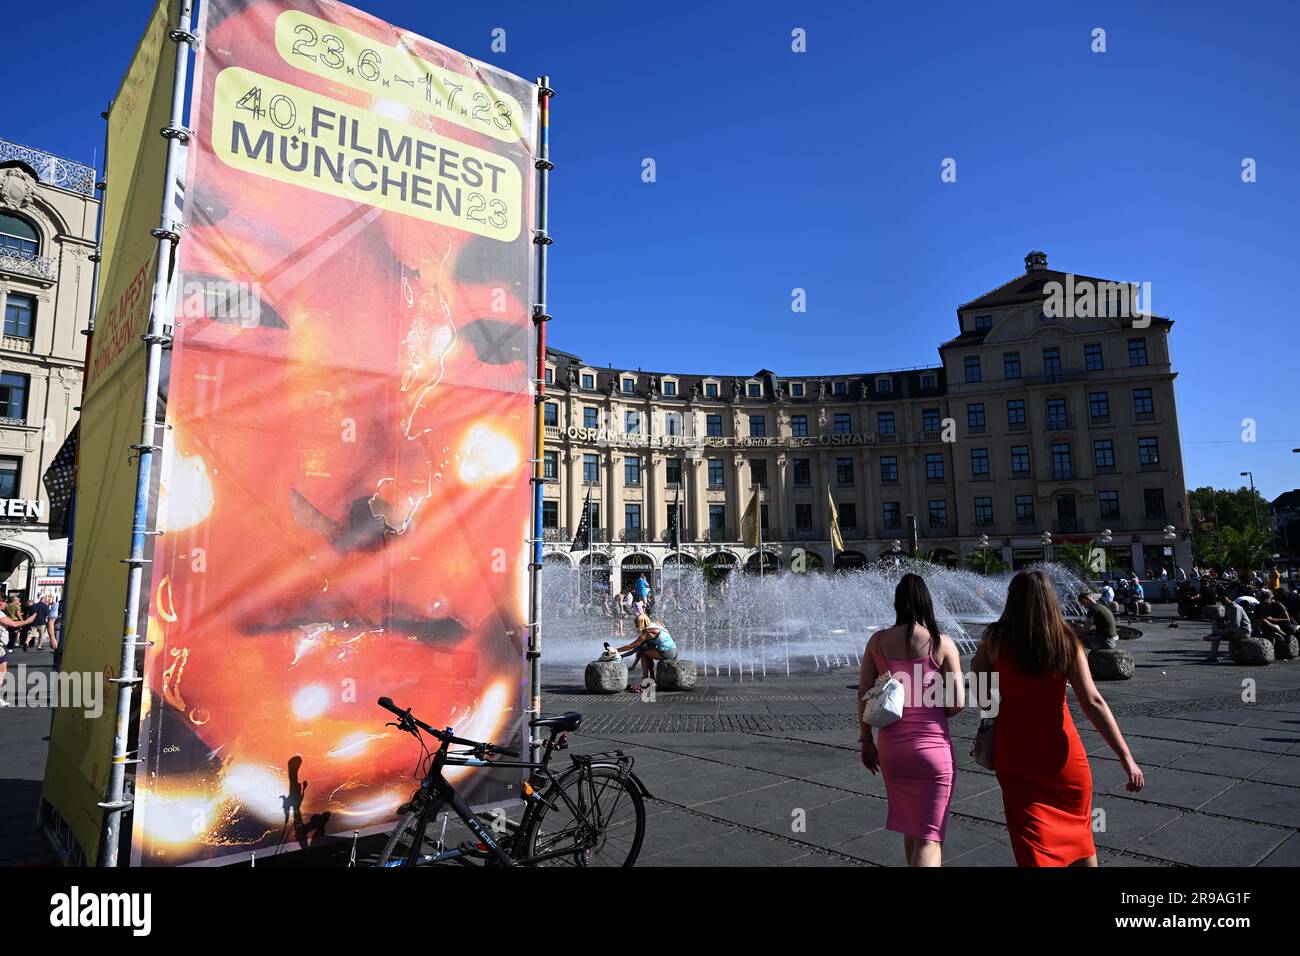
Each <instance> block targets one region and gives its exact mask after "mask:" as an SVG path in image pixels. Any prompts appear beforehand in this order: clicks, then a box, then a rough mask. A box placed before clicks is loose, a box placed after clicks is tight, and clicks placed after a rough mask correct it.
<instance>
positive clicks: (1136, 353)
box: [1128, 338, 1147, 367]
mask: <svg viewBox="0 0 1300 956" xmlns="http://www.w3.org/2000/svg"><path fill="white" fill-rule="evenodd" d="M1128 364H1129V365H1130V366H1133V367H1137V366H1140V365H1146V364H1147V340H1146V339H1143V338H1136V339H1129V340H1128Z"/></svg>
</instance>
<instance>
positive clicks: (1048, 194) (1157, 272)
mask: <svg viewBox="0 0 1300 956" xmlns="http://www.w3.org/2000/svg"><path fill="white" fill-rule="evenodd" d="M359 5H361V6H363V7H365V8H367V9H369V10H370V11H371V12H373V13H375V14H376V15H378V16H381V17H384V18H385V19H388V20H391V21H392V22H394V23H397V24H399V25H400V26H403V27H406V28H409V29H412V30H414V31H417V32H419V33H422V34H424V35H426V36H428V37H431V38H432V39H435V40H438V41H440V42H443V43H446V44H448V45H449V46H453V47H455V48H457V49H460V50H462V51H463V52H465V53H467V54H470V55H472V56H476V57H479V58H481V59H485V60H488V61H490V62H493V63H496V64H498V65H500V66H502V67H504V68H506V69H508V70H511V71H513V72H516V73H519V74H521V75H523V76H527V77H534V76H536V75H538V74H540V73H543V72H545V73H549V74H550V75H551V77H552V85H553V86H554V87H555V88H556V90H557V97H556V99H555V101H554V113H553V127H552V128H553V153H552V158H553V159H554V160H555V162H556V163H557V169H556V172H555V174H554V178H553V194H552V195H553V209H552V220H551V224H552V234H553V235H554V236H555V238H556V244H555V245H554V246H553V247H552V252H553V255H552V260H551V261H552V268H553V272H552V280H553V284H552V296H551V311H552V312H553V313H554V314H555V316H556V321H555V322H553V323H552V325H551V327H550V335H551V340H552V343H553V344H554V345H556V346H558V347H560V348H565V349H568V350H570V351H574V352H578V353H579V354H581V355H583V356H584V358H586V359H587V360H589V361H591V362H593V363H598V364H605V363H613V364H615V365H626V366H632V367H636V366H641V367H645V368H648V369H673V370H679V371H685V372H692V371H717V372H721V373H748V372H751V371H753V370H755V369H758V368H761V367H768V368H772V369H774V370H775V371H777V372H780V373H791V372H793V373H804V374H807V373H816V372H849V371H867V370H873V369H883V368H891V367H899V366H908V365H918V364H924V363H930V362H934V361H936V359H937V353H936V347H937V345H938V343H939V342H941V341H942V340H944V339H946V338H948V337H950V336H951V335H953V334H955V331H956V318H955V312H954V310H955V307H956V305H957V304H958V303H960V302H963V301H966V300H968V299H970V298H973V297H974V296H976V295H978V294H980V293H982V292H984V291H987V290H988V289H990V288H992V287H994V286H996V285H999V284H1000V283H1002V282H1004V281H1006V280H1007V279H1009V278H1012V277H1013V276H1014V275H1016V274H1018V273H1019V272H1020V271H1022V269H1023V256H1024V254H1025V253H1026V252H1027V251H1029V250H1030V249H1043V250H1046V251H1047V253H1048V255H1049V259H1050V263H1051V265H1052V266H1053V267H1055V268H1060V269H1063V270H1066V271H1074V272H1079V273H1085V274H1092V275H1098V276H1104V277H1113V278H1116V279H1130V280H1139V281H1148V282H1150V283H1152V291H1153V299H1154V306H1155V309H1156V311H1157V312H1160V313H1162V314H1165V315H1168V316H1170V317H1172V318H1173V319H1174V320H1175V323H1176V324H1175V327H1174V331H1173V349H1174V362H1175V367H1176V368H1177V370H1178V371H1179V378H1178V386H1177V387H1178V400H1179V415H1180V419H1181V424H1182V432H1183V438H1184V455H1185V464H1186V478H1187V485H1188V487H1189V488H1190V487H1195V486H1198V485H1202V484H1214V485H1216V486H1228V487H1236V486H1238V485H1240V484H1242V483H1244V481H1245V479H1242V478H1239V477H1238V473H1239V472H1241V471H1245V470H1253V471H1254V473H1255V479H1256V483H1257V484H1258V486H1259V487H1260V489H1261V490H1262V491H1263V492H1264V494H1265V495H1266V496H1267V497H1270V498H1271V497H1273V496H1275V495H1277V494H1278V493H1280V492H1281V491H1283V490H1287V489H1290V488H1293V487H1297V486H1300V455H1292V453H1291V449H1292V448H1293V447H1300V422H1298V421H1297V416H1296V414H1295V407H1296V404H1297V399H1298V398H1300V375H1297V362H1296V358H1297V356H1296V342H1297V338H1298V336H1297V334H1296V330H1297V327H1298V323H1300V312H1298V310H1297V308H1296V305H1295V297H1294V286H1295V283H1296V281H1297V277H1298V276H1300V270H1297V268H1296V261H1297V245H1298V244H1300V240H1298V239H1297V232H1296V230H1297V223H1300V217H1298V216H1297V208H1298V206H1300V203H1298V202H1297V198H1298V193H1300V174H1298V172H1297V169H1296V164H1297V159H1300V132H1298V131H1300V123H1298V122H1297V116H1298V114H1297V112H1296V95H1297V91H1300V82H1298V80H1300V76H1298V74H1300V68H1298V66H1297V64H1300V56H1297V54H1296V44H1297V42H1300V12H1297V11H1298V10H1300V4H1295V3H1291V2H1285V3H1284V2H1273V3H1269V2H1264V3H1251V4H1247V5H1242V4H1230V3H1194V2H1179V3H1157V2H1125V3H1083V2H1075V3H1069V4H1064V3H1059V4H1058V3H1047V4H1042V3H1037V4H1036V3H1027V2H1024V0H1016V2H987V3H986V2H981V3H942V2H926V3H916V4H898V3H889V4H884V3H869V4H858V3H853V4H850V3H846V2H845V3H819V4H812V3H807V2H802V3H795V2H785V3H777V2H765V0H750V2H718V3H713V2H708V3H705V2H696V3H687V2H677V0H671V2H661V0H654V2H648V3H646V2H635V3H622V2H611V0H605V2H575V0H552V2H541V0H533V2H529V3H523V2H518V0H509V2H505V0H478V2H474V3H431V2H428V0H364V2H362V3H360V4H359ZM149 6H150V4H149V3H148V2H146V0H120V2H117V3H114V4H112V5H111V13H110V12H109V9H110V5H106V4H104V3H102V2H100V3H90V2H85V0H68V2H64V3H58V4H53V3H44V4H21V5H17V6H13V7H12V9H9V10H7V12H6V27H7V29H8V33H9V36H10V38H11V42H10V43H8V44H7V45H6V49H5V57H6V62H7V66H8V74H9V76H10V77H11V78H13V77H25V78H27V81H26V82H23V83H21V84H20V86H21V90H22V92H21V96H18V95H17V89H18V87H16V86H14V84H12V83H11V87H13V89H11V91H10V93H11V95H10V96H9V97H7V103H8V105H7V106H6V110H5V113H4V115H3V116H2V117H0V136H4V137H6V138H9V139H12V140H16V141H18V142H23V143H28V144H31V145H35V146H40V147H43V148H46V149H49V150H51V151H54V152H58V153H62V154H65V155H67V156H70V157H72V158H76V159H80V160H84V161H89V160H90V158H91V156H92V152H93V150H94V149H95V147H96V146H97V145H98V144H99V142H100V138H101V125H100V120H99V111H100V110H101V109H103V107H104V103H105V100H106V99H107V97H108V96H109V95H111V93H112V92H113V90H114V89H115V88H116V85H117V82H118V79H119V77H120V73H121V71H122V69H123V68H124V65H125V63H126V61H127V58H128V57H129V56H130V53H131V51H132V49H133V47H134V44H135V41H136V39H137V35H138V33H139V32H140V30H141V29H142V28H143V24H144V20H145V18H146V14H147V11H148V8H149ZM496 27H502V28H504V29H505V30H506V37H507V45H508V49H507V52H506V53H504V54H493V53H492V52H491V50H490V43H491V31H492V30H493V28H496ZM795 27H802V28H804V29H805V30H806V31H807V37H808V52H807V53H804V54H795V53H793V52H791V50H790V33H791V30H792V29H793V28H795ZM1095 27H1102V28H1104V29H1105V30H1106V35H1107V52H1106V53H1104V54H1095V53H1092V52H1091V50H1090V44H1091V31H1092V30H1093V28H1095ZM18 38H20V39H18ZM1288 64H1289V65H1288ZM15 82H17V81H15ZM16 101H19V102H22V103H23V107H22V109H21V110H15V109H14V108H13V104H14V103H15V102H16ZM646 157H652V158H653V159H654V160H655V161H656V164H657V172H658V181H657V182H655V183H653V184H646V183H643V182H642V181H641V162H642V160H643V159H644V158H646ZM945 157H953V158H955V159H956V160H957V173H958V177H957V182H956V183H955V184H944V183H941V182H940V178H939V172H940V163H941V161H942V160H943V159H944V158H945ZM1243 157H1253V158H1254V159H1256V160H1257V162H1258V176H1259V181H1258V182H1257V183H1255V184H1252V185H1246V184H1243V183H1242V182H1241V178H1240V173H1241V161H1242V159H1243ZM1288 277H1290V278H1288ZM795 287H801V288H804V289H806V290H807V295H808V312H807V313H806V314H805V315H799V316H796V315H794V314H793V313H792V312H791V310H790V305H789V303H790V294H791V289H793V288H795ZM1243 418H1253V419H1255V420H1256V421H1257V423H1258V424H1257V428H1258V433H1257V438H1258V441H1257V442H1256V443H1255V444H1244V443H1243V442H1242V441H1241V439H1240V436H1241V421H1242V419H1243Z"/></svg>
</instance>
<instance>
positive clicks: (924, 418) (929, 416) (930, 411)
mask: <svg viewBox="0 0 1300 956" xmlns="http://www.w3.org/2000/svg"><path fill="white" fill-rule="evenodd" d="M941 427H943V426H942V425H941V424H940V423H939V409H937V408H923V409H921V431H923V432H937V431H938V430H939V429H940V428H941Z"/></svg>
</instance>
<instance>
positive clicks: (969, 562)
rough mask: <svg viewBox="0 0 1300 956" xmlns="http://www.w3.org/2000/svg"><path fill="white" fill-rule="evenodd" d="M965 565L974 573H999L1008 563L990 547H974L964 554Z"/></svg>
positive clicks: (1004, 569)
mask: <svg viewBox="0 0 1300 956" xmlns="http://www.w3.org/2000/svg"><path fill="white" fill-rule="evenodd" d="M966 566H967V567H969V568H970V569H971V570H972V571H974V572H975V573H976V574H1001V573H1002V572H1003V571H1006V570H1008V568H1009V565H1008V564H1007V563H1006V562H1005V561H1003V560H1002V555H1001V554H1000V553H998V552H997V551H995V550H993V549H992V548H976V549H975V550H974V551H972V552H971V553H970V554H968V555H966Z"/></svg>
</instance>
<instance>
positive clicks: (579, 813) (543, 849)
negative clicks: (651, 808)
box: [523, 767, 645, 866]
mask: <svg viewBox="0 0 1300 956" xmlns="http://www.w3.org/2000/svg"><path fill="white" fill-rule="evenodd" d="M562 794H563V795H562ZM566 796H567V797H568V800H566V799H565V797H566ZM570 801H571V803H570ZM644 837H645V801H643V800H642V799H641V792H640V790H638V789H637V787H636V785H635V784H633V783H632V782H631V781H630V780H628V778H627V777H626V776H624V775H623V774H622V773H620V772H619V771H618V770H617V769H615V768H614V767H591V768H589V769H584V768H581V767H575V768H573V769H572V770H570V771H568V772H567V773H565V774H564V775H563V776H561V777H560V778H559V779H558V780H556V781H555V783H554V784H552V785H551V786H550V787H549V788H548V789H547V790H546V792H545V793H544V794H543V795H542V803H541V805H540V807H539V809H538V811H537V813H536V815H535V816H534V817H533V820H532V823H531V824H530V825H529V828H528V832H527V833H526V834H524V835H523V847H524V856H525V857H535V856H539V855H541V854H544V853H553V852H557V851H564V852H562V853H560V854H559V855H557V856H555V857H552V858H550V859H547V860H543V861H541V862H539V863H537V864H535V865H536V866H632V865H633V864H635V863H636V858H637V855H638V854H639V853H640V852H641V841H642V839H644Z"/></svg>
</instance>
